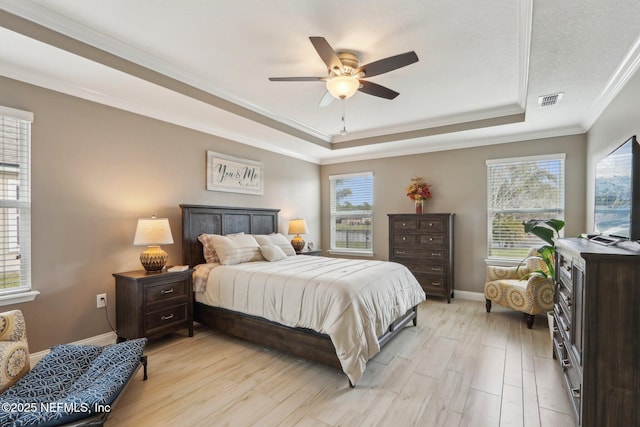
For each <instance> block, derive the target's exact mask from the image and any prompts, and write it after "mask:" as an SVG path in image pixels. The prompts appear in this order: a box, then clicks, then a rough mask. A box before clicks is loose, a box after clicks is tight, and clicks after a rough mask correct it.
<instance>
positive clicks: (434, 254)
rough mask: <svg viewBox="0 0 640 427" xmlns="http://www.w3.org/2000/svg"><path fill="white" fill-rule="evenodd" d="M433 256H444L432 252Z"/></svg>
mask: <svg viewBox="0 0 640 427" xmlns="http://www.w3.org/2000/svg"><path fill="white" fill-rule="evenodd" d="M431 256H442V254H434V253H433V252H431Z"/></svg>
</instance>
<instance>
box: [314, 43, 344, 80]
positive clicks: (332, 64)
mask: <svg viewBox="0 0 640 427" xmlns="http://www.w3.org/2000/svg"><path fill="white" fill-rule="evenodd" d="M309 40H311V44H313V47H315V48H316V51H317V52H318V55H320V58H322V61H324V63H325V64H326V65H327V68H328V69H329V72H331V71H332V70H335V69H338V70H340V72H341V73H342V72H344V67H343V66H342V61H340V58H338V55H337V54H336V51H335V50H333V48H332V47H331V45H330V44H329V42H328V41H327V40H325V38H324V37H309Z"/></svg>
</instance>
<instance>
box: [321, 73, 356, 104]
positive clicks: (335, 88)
mask: <svg viewBox="0 0 640 427" xmlns="http://www.w3.org/2000/svg"><path fill="white" fill-rule="evenodd" d="M359 87H360V82H359V81H358V79H356V78H355V77H352V76H336V77H333V78H331V79H329V80H327V90H328V91H329V93H330V94H331V95H333V96H334V97H336V98H338V99H347V98H351V97H352V96H353V94H354V93H356V91H357V90H358V88H359Z"/></svg>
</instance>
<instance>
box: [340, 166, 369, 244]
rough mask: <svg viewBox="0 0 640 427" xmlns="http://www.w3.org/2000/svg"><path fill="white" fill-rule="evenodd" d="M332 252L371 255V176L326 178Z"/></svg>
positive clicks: (349, 175)
mask: <svg viewBox="0 0 640 427" xmlns="http://www.w3.org/2000/svg"><path fill="white" fill-rule="evenodd" d="M329 184H330V186H329V188H330V193H329V194H330V195H329V197H330V202H329V204H330V209H331V250H332V251H334V252H348V253H353V254H362V255H372V254H373V172H362V173H352V174H344V175H332V176H330V177H329Z"/></svg>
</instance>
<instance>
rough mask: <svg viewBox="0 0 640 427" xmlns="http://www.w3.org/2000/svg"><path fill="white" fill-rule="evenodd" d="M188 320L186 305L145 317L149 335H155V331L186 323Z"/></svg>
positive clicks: (152, 313) (169, 308)
mask: <svg viewBox="0 0 640 427" xmlns="http://www.w3.org/2000/svg"><path fill="white" fill-rule="evenodd" d="M187 318H188V310H187V304H186V303H185V304H180V305H177V306H175V307H168V308H165V309H163V310H158V311H154V312H151V313H147V314H146V316H145V322H146V330H147V333H148V334H153V333H154V332H155V331H154V330H155V329H161V328H164V327H169V326H172V325H174V324H176V323H181V322H185V321H186V320H187Z"/></svg>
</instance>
